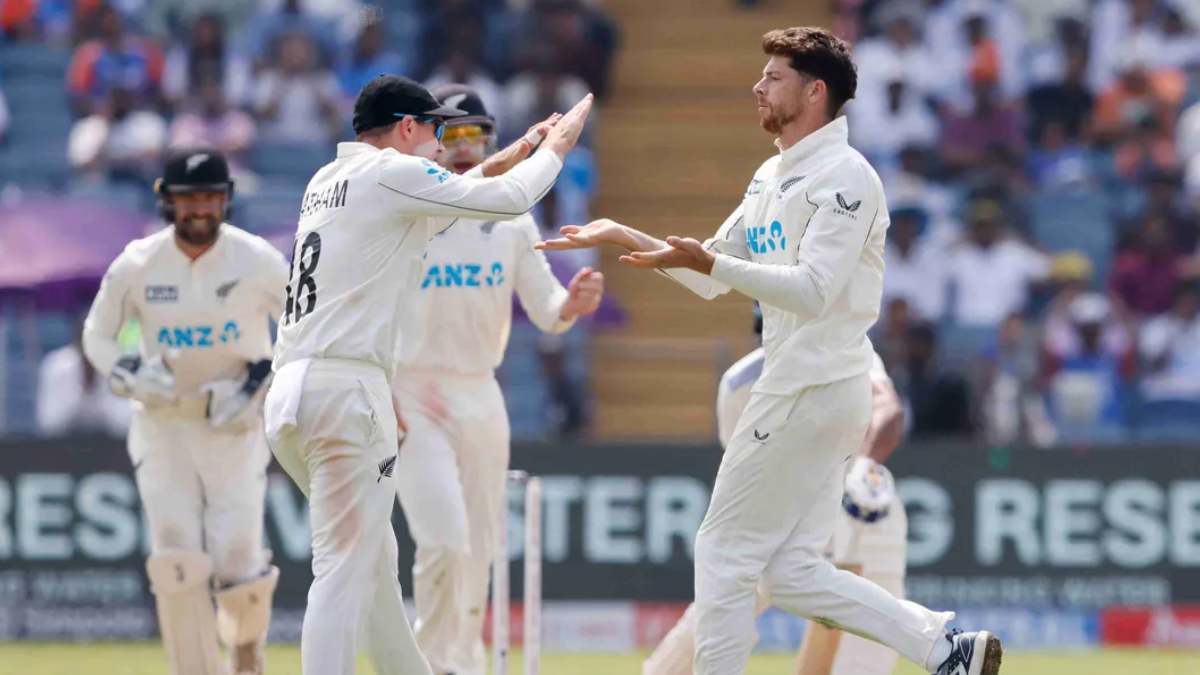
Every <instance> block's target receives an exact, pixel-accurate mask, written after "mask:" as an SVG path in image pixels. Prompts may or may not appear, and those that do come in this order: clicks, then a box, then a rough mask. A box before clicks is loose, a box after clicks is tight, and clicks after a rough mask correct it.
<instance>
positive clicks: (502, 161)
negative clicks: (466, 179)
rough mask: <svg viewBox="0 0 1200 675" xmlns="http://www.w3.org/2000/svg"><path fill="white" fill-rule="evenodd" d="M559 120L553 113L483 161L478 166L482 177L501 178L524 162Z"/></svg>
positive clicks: (560, 116) (557, 115) (558, 116)
mask: <svg viewBox="0 0 1200 675" xmlns="http://www.w3.org/2000/svg"><path fill="white" fill-rule="evenodd" d="M561 118H562V115H560V114H558V113H554V114H553V115H551V116H550V117H547V118H546V119H544V120H542V121H541V122H538V123H537V124H535V125H533V126H532V127H530V128H529V130H528V131H526V132H525V135H524V136H522V137H521V138H518V139H517V140H516V141H514V142H513V143H512V145H509V146H508V147H507V148H504V149H503V150H501V151H500V152H497V153H496V154H494V155H492V156H491V157H488V158H487V159H485V160H483V163H482V164H480V165H479V170H480V171H481V172H482V173H483V177H484V178H492V177H494V176H503V175H504V174H506V173H508V170H509V169H511V168H513V167H514V166H516V165H517V164H520V163H521V162H522V161H524V160H525V158H526V157H528V156H529V155H530V154H531V153H532V152H533V149H534V148H536V147H537V145H538V143H541V142H542V139H543V138H545V137H546V134H549V133H550V130H551V129H552V128H554V125H555V124H557V123H558V120H559V119H561Z"/></svg>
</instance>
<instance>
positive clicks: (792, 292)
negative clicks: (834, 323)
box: [711, 165, 883, 321]
mask: <svg viewBox="0 0 1200 675" xmlns="http://www.w3.org/2000/svg"><path fill="white" fill-rule="evenodd" d="M808 199H809V201H811V202H812V203H814V204H816V205H817V209H816V211H815V212H814V213H813V215H812V218H811V219H810V220H809V223H808V227H807V228H806V229H805V231H804V233H803V237H802V238H801V240H800V248H799V251H798V255H797V260H796V264H795V265H767V264H762V263H753V262H749V261H747V260H742V259H739V258H738V257H736V256H732V255H727V254H722V255H718V256H717V259H716V262H715V263H714V264H713V269H712V275H711V276H712V277H713V279H715V280H716V281H718V282H720V283H723V284H725V285H727V286H729V287H730V288H733V289H735V290H738V291H740V292H742V293H744V294H746V295H748V296H750V297H751V298H754V299H755V300H758V301H759V302H763V303H766V304H768V305H771V306H773V307H776V308H778V309H782V310H784V311H787V312H791V313H793V314H795V315H797V316H799V317H800V318H801V320H805V321H807V320H811V319H815V318H816V317H818V316H821V315H822V314H823V313H824V312H825V310H826V308H828V307H829V305H830V304H831V303H832V302H833V301H834V299H835V298H837V297H838V295H840V294H841V292H842V290H843V289H844V288H845V287H846V283H847V282H848V281H849V280H850V276H851V274H853V272H854V269H855V268H856V267H857V265H858V261H859V258H860V257H861V256H862V251H863V247H864V245H865V244H866V241H867V238H868V237H869V236H870V233H871V229H872V228H873V227H874V225H875V222H876V220H877V219H878V218H879V213H880V211H881V207H882V206H883V195H882V191H881V190H880V188H879V187H878V186H877V185H876V184H875V182H874V181H873V180H871V177H870V176H869V175H868V174H867V173H866V171H865V170H864V169H863V168H862V167H860V166H855V165H848V166H846V168H844V169H842V168H840V167H839V168H837V169H835V170H833V171H830V172H828V173H827V174H826V175H825V176H822V177H821V178H819V179H818V180H817V181H816V182H815V183H814V185H813V189H812V191H811V192H810V193H809V194H808ZM860 201H861V203H856V202H860ZM792 222H795V220H794V219H793V221H792Z"/></svg>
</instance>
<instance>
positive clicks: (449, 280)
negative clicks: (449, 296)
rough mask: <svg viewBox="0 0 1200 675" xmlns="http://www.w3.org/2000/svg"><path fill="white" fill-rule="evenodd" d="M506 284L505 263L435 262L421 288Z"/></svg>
mask: <svg viewBox="0 0 1200 675" xmlns="http://www.w3.org/2000/svg"><path fill="white" fill-rule="evenodd" d="M503 284H504V264H503V263H501V262H493V263H492V264H491V265H490V266H485V265H476V264H474V263H457V264H451V263H446V264H442V265H439V264H437V263H434V264H432V265H430V266H429V269H428V270H427V271H426V272H425V280H424V281H422V282H421V289H422V290H424V289H426V288H429V287H430V286H433V287H436V288H491V287H493V286H501V285H503Z"/></svg>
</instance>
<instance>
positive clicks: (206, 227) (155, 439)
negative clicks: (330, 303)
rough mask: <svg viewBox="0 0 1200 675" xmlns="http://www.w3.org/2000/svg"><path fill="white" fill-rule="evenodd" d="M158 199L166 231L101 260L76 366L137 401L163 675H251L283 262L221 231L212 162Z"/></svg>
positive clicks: (173, 179) (136, 453) (266, 570)
mask: <svg viewBox="0 0 1200 675" xmlns="http://www.w3.org/2000/svg"><path fill="white" fill-rule="evenodd" d="M155 189H156V191H157V192H158V194H159V200H160V201H159V204H160V210H161V211H162V213H163V216H164V217H165V219H166V220H167V222H168V223H171V227H167V228H164V229H162V230H159V231H158V232H156V233H155V234H152V235H150V236H148V237H146V238H144V239H139V240H137V241H134V242H131V243H130V244H129V245H128V246H127V247H126V248H125V251H124V252H123V253H121V255H120V256H118V257H117V259H116V260H115V261H113V263H112V265H111V266H110V267H109V269H108V273H107V274H106V275H105V277H104V281H103V283H102V284H101V286H100V292H99V294H98V295H97V296H96V299H95V301H94V302H93V304H92V308H91V311H90V312H89V313H88V317H87V321H86V323H85V324H84V330H83V345H84V351H85V353H86V354H87V357H88V360H90V361H91V362H92V365H93V366H95V368H96V370H97V371H98V372H100V373H102V374H104V375H106V376H107V377H109V378H110V381H111V383H112V386H113V389H114V391H116V392H117V393H118V394H120V395H123V396H128V397H129V398H131V399H133V401H134V403H133V407H134V413H133V422H132V425H131V427H130V429H129V455H130V457H131V458H132V460H133V466H134V471H135V476H136V480H137V486H138V492H139V494H140V495H141V499H142V504H143V506H144V508H145V512H146V519H147V521H148V522H149V526H150V549H151V555H150V558H149V559H148V560H147V561H146V570H147V573H148V575H149V577H150V584H151V587H152V590H153V591H154V595H155V603H156V606H157V610H158V621H159V631H160V632H161V633H162V638H163V646H164V647H165V648H166V650H167V656H168V660H169V662H170V666H171V672H172V673H174V675H218V674H226V673H237V674H242V673H256V674H257V673H262V672H263V658H262V647H263V644H264V643H265V642H266V635H267V628H268V626H269V624H270V618H271V596H272V594H273V593H274V590H275V584H276V581H277V580H278V578H279V570H278V569H277V568H275V567H272V566H271V565H270V564H269V553H268V552H267V551H265V550H264V549H263V505H264V501H263V500H264V496H265V491H266V480H267V476H266V469H267V463H268V462H269V461H270V454H269V452H268V450H267V446H266V443H265V439H264V437H263V433H262V422H261V410H262V397H261V395H260V392H262V391H264V389H263V384H264V383H265V381H266V380H267V378H268V377H269V375H270V355H271V333H270V321H271V320H273V319H277V318H278V317H279V315H280V311H281V309H282V306H283V286H282V284H283V283H284V282H285V281H286V279H287V262H286V261H285V260H284V258H283V256H282V255H281V254H280V253H279V251H277V250H275V248H274V247H273V246H271V245H270V244H269V243H267V241H265V240H264V239H262V238H260V237H256V236H254V235H252V234H249V233H247V232H245V231H243V230H239V229H238V228H236V227H234V226H232V225H230V224H228V223H224V222H222V221H223V220H224V218H225V212H226V207H227V205H228V202H229V199H230V197H231V196H232V191H233V183H232V182H231V181H230V179H229V168H228V166H227V165H226V162H225V159H224V158H223V157H222V156H221V155H220V153H219V152H217V151H216V150H212V149H206V148H194V149H181V150H176V151H173V152H172V153H170V156H169V157H168V159H167V162H166V167H165V170H164V172H163V177H162V179H161V180H160V181H159V182H158V184H157V185H156V186H155ZM130 318H136V319H138V320H139V321H140V322H141V344H140V346H139V350H138V354H137V355H124V354H122V353H121V349H120V347H119V346H118V344H117V334H118V333H119V332H120V330H121V327H122V325H123V324H124V323H125V321H126V320H127V319H130ZM214 598H215V600H216V611H215V613H214V610H213V601H214ZM219 643H223V644H224V645H225V646H226V647H227V648H228V649H229V656H228V659H226V658H223V657H222V656H221V652H220V647H219Z"/></svg>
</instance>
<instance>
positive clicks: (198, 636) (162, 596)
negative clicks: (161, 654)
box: [146, 550, 229, 675]
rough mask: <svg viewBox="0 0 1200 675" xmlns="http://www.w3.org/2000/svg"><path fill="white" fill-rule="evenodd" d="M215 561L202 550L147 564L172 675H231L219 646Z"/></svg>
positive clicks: (160, 555) (170, 553) (157, 556)
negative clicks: (213, 596)
mask: <svg viewBox="0 0 1200 675" xmlns="http://www.w3.org/2000/svg"><path fill="white" fill-rule="evenodd" d="M212 570H213V566H212V561H211V560H210V559H209V557H208V556H207V555H205V554H203V553H200V552H198V551H170V550H168V551H163V552H161V553H157V554H155V555H152V556H150V558H149V559H148V560H146V573H147V575H148V576H149V577H150V586H151V589H152V590H153V591H154V600H155V606H156V607H157V609H158V627H159V631H160V632H161V633H162V639H163V647H164V648H165V649H166V650H167V659H168V661H169V662H170V665H171V673H172V675H227V673H228V672H229V671H228V670H227V668H226V664H225V662H224V661H223V660H222V658H221V648H220V645H219V644H218V643H217V617H216V612H215V610H214V608H213V601H212V592H211V588H210V583H211V579H212Z"/></svg>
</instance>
